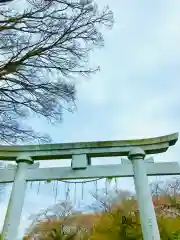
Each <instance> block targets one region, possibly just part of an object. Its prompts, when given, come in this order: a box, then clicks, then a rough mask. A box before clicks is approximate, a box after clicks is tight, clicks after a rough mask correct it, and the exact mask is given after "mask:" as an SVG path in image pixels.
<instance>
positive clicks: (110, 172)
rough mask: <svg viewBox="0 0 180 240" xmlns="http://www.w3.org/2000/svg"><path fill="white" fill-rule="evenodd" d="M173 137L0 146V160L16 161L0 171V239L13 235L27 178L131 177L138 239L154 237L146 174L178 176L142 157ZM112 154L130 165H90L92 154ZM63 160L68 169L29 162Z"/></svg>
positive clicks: (172, 166) (174, 166)
mask: <svg viewBox="0 0 180 240" xmlns="http://www.w3.org/2000/svg"><path fill="white" fill-rule="evenodd" d="M177 140H178V133H175V134H171V135H167V136H162V137H156V138H147V139H139V140H120V141H100V142H79V143H64V144H43V145H21V146H20V145H19V146H0V159H1V160H4V161H12V160H14V161H16V163H17V167H16V168H11V169H3V170H0V183H8V182H13V188H12V192H11V196H10V200H9V205H8V209H7V213H6V217H5V222H4V226H3V232H2V239H3V240H16V238H17V233H18V227H19V223H20V218H21V212H22V207H23V203H24V196H25V190H26V184H27V181H44V180H62V179H85V178H96V177H98V178H100V177H108V178H110V177H134V183H135V189H136V193H137V201H138V206H139V210H140V218H141V225H142V231H143V236H144V239H145V240H153V239H154V240H160V235H159V230H158V225H157V220H156V216H155V211H154V207H153V203H152V197H151V192H150V189H149V186H148V177H147V175H148V176H156V175H180V166H179V164H178V163H177V162H162V163H153V162H152V161H148V160H147V161H146V160H145V161H143V160H144V158H145V156H146V155H148V154H156V153H162V152H165V151H166V150H167V149H168V148H169V146H172V145H174V144H175V143H176V141H177ZM113 156H127V157H128V158H129V160H131V162H132V164H124V162H125V161H123V162H122V164H116V165H101V166H92V165H91V158H92V157H113ZM69 158H71V159H72V161H71V167H55V168H38V167H37V164H33V162H34V161H35V160H51V159H59V160H61V159H69Z"/></svg>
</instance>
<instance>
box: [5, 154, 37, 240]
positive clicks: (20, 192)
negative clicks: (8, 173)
mask: <svg viewBox="0 0 180 240" xmlns="http://www.w3.org/2000/svg"><path fill="white" fill-rule="evenodd" d="M16 162H17V170H16V174H15V179H14V183H13V187H12V191H11V195H10V199H9V204H8V208H7V213H6V217H5V221H4V226H3V231H2V240H16V239H17V235H18V229H19V224H20V219H21V213H22V208H23V205H24V198H25V192H26V185H27V182H26V178H25V177H26V172H27V169H28V166H29V164H33V160H32V159H31V158H30V157H29V156H21V157H18V158H17V159H16Z"/></svg>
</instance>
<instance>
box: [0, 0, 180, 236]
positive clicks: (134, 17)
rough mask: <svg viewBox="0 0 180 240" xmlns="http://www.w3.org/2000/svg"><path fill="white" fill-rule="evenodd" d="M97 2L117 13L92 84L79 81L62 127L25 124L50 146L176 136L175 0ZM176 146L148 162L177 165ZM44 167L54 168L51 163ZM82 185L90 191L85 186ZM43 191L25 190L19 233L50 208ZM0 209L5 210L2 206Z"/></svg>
mask: <svg viewBox="0 0 180 240" xmlns="http://www.w3.org/2000/svg"><path fill="white" fill-rule="evenodd" d="M97 3H98V4H100V5H101V6H102V5H103V4H106V3H107V4H109V6H110V8H111V9H112V10H113V12H114V15H115V24H114V28H113V29H112V30H111V31H105V32H104V36H105V47H104V48H103V49H101V50H97V51H94V52H93V53H92V54H91V58H90V62H91V63H92V64H98V65H100V67H101V71H100V72H99V73H97V74H96V75H94V76H92V78H91V79H88V80H86V79H85V80H84V79H78V80H77V83H78V84H77V97H78V100H77V107H78V109H77V111H76V112H75V113H74V114H70V113H65V114H64V122H63V123H62V124H60V125H58V126H56V127H53V126H50V125H48V124H47V123H46V122H45V121H42V120H38V119H33V120H31V122H30V124H31V125H33V127H34V128H35V129H36V130H38V131H42V132H45V133H48V134H50V135H51V137H52V139H53V142H74V141H93V140H95V141H97V140H116V139H129V138H145V137H154V136H159V135H164V134H169V133H172V132H179V131H180V124H179V122H180V100H179V98H180V97H179V89H180V80H179V78H180V67H179V66H180V14H179V13H180V1H179V0H169V1H168V0H158V1H157V0H151V1H144V0H138V1H137V0H97ZM179 148H180V145H179V142H178V143H177V144H176V146H175V147H172V148H171V149H169V150H168V152H167V153H165V154H161V155H158V156H155V157H154V158H155V160H156V161H179V156H178V155H179ZM105 162H106V164H108V163H109V161H108V160H105ZM54 164H55V163H54ZM45 165H46V166H47V165H48V166H52V162H50V163H46V164H45ZM91 186H92V185H91ZM121 186H122V187H123V188H130V189H132V180H123V181H121ZM87 188H88V191H89V189H90V188H91V187H87ZM47 192H48V190H47V189H45V190H43V191H42V192H40V194H39V196H36V194H35V193H33V191H30V192H29V194H28V197H27V198H26V201H25V207H24V210H23V217H22V219H23V221H22V224H21V232H22V229H23V228H24V226H25V225H26V224H27V222H26V220H27V216H28V215H29V214H30V213H32V212H33V209H34V211H35V210H36V209H40V208H41V207H43V206H44V207H46V206H48V205H50V204H51V203H53V201H54V200H53V198H51V197H50V196H49V195H50V194H47ZM85 201H86V200H85ZM32 206H33V207H32ZM1 207H2V209H4V204H2V203H1ZM1 221H2V220H1Z"/></svg>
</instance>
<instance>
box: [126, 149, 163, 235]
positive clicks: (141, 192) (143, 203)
mask: <svg viewBox="0 0 180 240" xmlns="http://www.w3.org/2000/svg"><path fill="white" fill-rule="evenodd" d="M144 157H145V152H144V150H143V149H142V148H140V147H135V148H132V150H131V151H130V153H129V159H130V160H131V161H132V165H133V171H134V184H135V189H136V195H137V202H138V207H139V211H140V219H141V227H142V232H143V237H144V240H160V234H159V229H158V224H157V219H156V214H155V210H154V206H153V202H152V197H151V191H150V188H149V184H148V176H147V173H146V167H145V164H144Z"/></svg>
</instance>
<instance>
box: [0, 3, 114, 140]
mask: <svg viewBox="0 0 180 240" xmlns="http://www.w3.org/2000/svg"><path fill="white" fill-rule="evenodd" d="M112 23H113V14H112V12H111V11H110V10H109V8H108V7H105V8H104V9H102V10H99V9H98V6H97V5H96V4H95V3H94V2H93V1H79V0H51V1H43V0H28V2H27V4H26V7H25V8H24V10H23V11H20V10H18V9H10V8H9V9H7V7H6V8H4V7H1V6H0V56H1V57H0V140H1V142H8V143H10V142H11V143H15V142H17V141H24V140H26V141H30V140H33V139H40V140H47V136H42V135H39V134H38V133H35V132H34V131H33V129H32V128H31V127H28V125H27V121H26V120H27V119H28V118H29V117H30V116H31V117H32V116H34V114H35V115H36V116H37V115H38V116H43V117H45V119H48V120H49V121H50V122H51V123H55V122H57V121H58V122H59V120H61V119H62V113H63V111H64V110H69V111H72V110H73V107H74V106H75V99H76V90H75V82H76V81H75V80H76V79H77V78H79V76H80V75H83V76H89V75H90V74H91V73H94V72H96V71H97V70H98V67H96V68H90V67H89V64H88V59H89V53H90V52H91V50H92V49H94V48H95V47H101V46H103V34H102V31H101V30H102V26H106V27H111V26H112Z"/></svg>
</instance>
